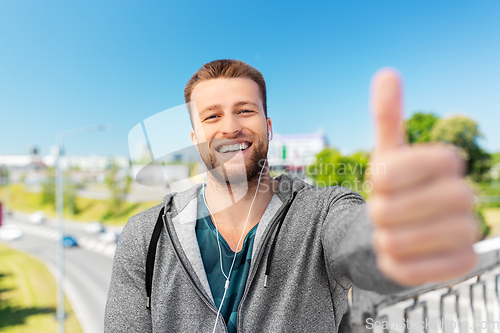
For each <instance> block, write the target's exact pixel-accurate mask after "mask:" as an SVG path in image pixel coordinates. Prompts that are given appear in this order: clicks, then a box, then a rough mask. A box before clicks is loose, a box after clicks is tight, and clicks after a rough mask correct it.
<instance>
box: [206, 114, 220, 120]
mask: <svg viewBox="0 0 500 333" xmlns="http://www.w3.org/2000/svg"><path fill="white" fill-rule="evenodd" d="M216 118H217V115H216V114H213V115H211V116H208V117H206V118H205V120H204V121H207V120H214V119H216Z"/></svg>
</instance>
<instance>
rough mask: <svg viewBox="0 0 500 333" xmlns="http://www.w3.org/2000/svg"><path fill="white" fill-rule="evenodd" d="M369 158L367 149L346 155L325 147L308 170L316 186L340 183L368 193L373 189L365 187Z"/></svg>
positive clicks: (356, 190)
mask: <svg viewBox="0 0 500 333" xmlns="http://www.w3.org/2000/svg"><path fill="white" fill-rule="evenodd" d="M368 159H369V154H368V152H365V151H359V152H356V153H354V154H352V155H350V156H344V155H342V154H341V153H340V152H339V151H338V150H337V149H335V148H325V149H323V150H322V151H321V152H320V153H319V154H317V155H316V160H315V161H314V163H313V164H311V165H309V166H308V167H307V170H306V171H307V175H308V176H309V177H310V178H311V179H312V180H313V181H314V183H315V184H316V186H319V187H327V186H336V185H340V186H343V187H346V188H349V189H351V190H353V191H355V192H358V193H359V192H361V193H366V192H369V191H370V190H371V188H366V186H365V187H364V185H365V184H364V180H365V171H366V168H367V163H368Z"/></svg>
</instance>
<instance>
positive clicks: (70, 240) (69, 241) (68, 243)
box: [63, 235, 78, 247]
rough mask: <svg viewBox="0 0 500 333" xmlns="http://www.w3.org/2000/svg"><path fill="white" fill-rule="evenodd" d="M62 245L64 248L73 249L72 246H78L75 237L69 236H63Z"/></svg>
mask: <svg viewBox="0 0 500 333" xmlns="http://www.w3.org/2000/svg"><path fill="white" fill-rule="evenodd" d="M63 245H64V247H73V246H78V242H77V241H76V239H75V237H73V236H70V235H64V237H63Z"/></svg>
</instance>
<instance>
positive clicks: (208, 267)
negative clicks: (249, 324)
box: [196, 188, 258, 333]
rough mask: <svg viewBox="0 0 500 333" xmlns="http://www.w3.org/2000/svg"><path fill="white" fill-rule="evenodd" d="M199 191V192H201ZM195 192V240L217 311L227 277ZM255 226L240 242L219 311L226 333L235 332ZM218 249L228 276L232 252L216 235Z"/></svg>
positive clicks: (202, 204)
mask: <svg viewBox="0 0 500 333" xmlns="http://www.w3.org/2000/svg"><path fill="white" fill-rule="evenodd" d="M204 190H205V188H202V189H201V191H204ZM201 191H200V192H199V193H198V219H197V221H196V239H197V240H198V245H199V247H200V252H201V259H202V260H203V265H204V266H205V273H206V274H207V278H208V284H209V285H210V290H211V291H212V296H213V298H214V303H215V306H216V307H217V309H218V308H219V306H220V303H221V300H222V296H223V295H224V286H225V284H226V278H225V277H224V275H223V274H222V272H221V267H220V266H221V265H220V256H219V248H218V246H217V230H216V229H215V226H214V224H213V222H212V218H211V217H210V214H209V212H208V209H207V206H206V205H205V201H204V200H203V194H202V192H201ZM257 225H258V224H256V225H255V226H254V227H253V228H252V229H251V230H250V231H249V232H248V234H247V235H246V237H245V240H244V242H243V248H242V249H241V251H240V252H238V253H237V254H236V260H235V261H234V266H233V271H232V273H231V277H230V279H229V288H228V289H227V292H226V297H225V299H224V303H223V305H222V309H221V315H222V317H223V318H224V320H225V321H226V324H227V330H228V332H229V333H234V332H236V331H237V330H236V327H237V326H236V323H237V321H236V320H237V316H238V306H239V304H240V301H241V297H242V296H243V292H244V291H245V284H246V281H247V277H248V271H249V270H250V261H251V258H252V248H253V241H254V238H255V231H256V230H257ZM219 242H220V249H221V253H222V267H223V268H224V273H225V274H226V275H228V274H229V269H230V268H231V264H232V262H233V257H234V252H233V251H232V250H231V248H230V247H229V245H228V244H227V243H226V241H225V240H224V238H223V237H222V235H221V234H220V233H219Z"/></svg>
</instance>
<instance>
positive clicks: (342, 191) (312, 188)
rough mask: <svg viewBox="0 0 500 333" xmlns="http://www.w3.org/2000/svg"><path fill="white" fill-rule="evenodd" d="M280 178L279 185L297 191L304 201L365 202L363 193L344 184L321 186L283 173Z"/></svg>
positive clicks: (330, 202) (331, 202) (332, 202)
mask: <svg viewBox="0 0 500 333" xmlns="http://www.w3.org/2000/svg"><path fill="white" fill-rule="evenodd" d="M277 179H278V178H277ZM279 179H280V180H281V181H280V184H279V186H282V187H283V188H285V187H289V188H290V189H291V191H292V192H294V191H295V192H297V194H298V198H299V199H300V201H301V202H303V203H312V202H318V201H321V202H327V203H329V204H339V203H341V202H343V201H345V200H349V201H351V200H354V201H359V202H360V203H364V200H363V198H362V197H361V195H359V194H358V193H356V192H354V191H352V190H351V189H348V188H345V187H342V186H338V185H336V186H327V187H319V186H316V185H314V184H311V183H310V182H306V181H304V180H302V179H299V178H293V179H292V178H291V177H290V176H288V175H282V176H280V178H279Z"/></svg>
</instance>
